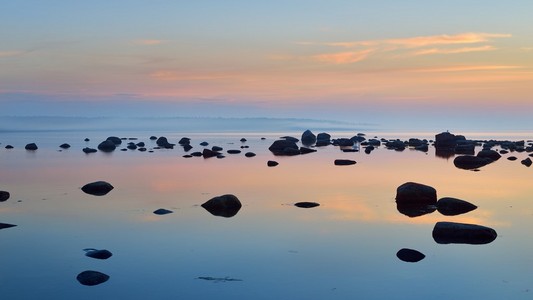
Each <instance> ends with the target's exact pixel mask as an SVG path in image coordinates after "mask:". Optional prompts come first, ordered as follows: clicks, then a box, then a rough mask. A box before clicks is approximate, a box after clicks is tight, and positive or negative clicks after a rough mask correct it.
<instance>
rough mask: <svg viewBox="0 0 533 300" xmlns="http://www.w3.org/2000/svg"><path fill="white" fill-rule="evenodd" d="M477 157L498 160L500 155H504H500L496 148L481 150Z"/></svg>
mask: <svg viewBox="0 0 533 300" xmlns="http://www.w3.org/2000/svg"><path fill="white" fill-rule="evenodd" d="M477 157H482V158H488V159H491V160H493V161H496V160H498V159H500V157H502V156H501V155H500V153H498V152H496V151H494V150H481V151H479V153H478V154H477Z"/></svg>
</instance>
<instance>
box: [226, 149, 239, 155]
mask: <svg viewBox="0 0 533 300" xmlns="http://www.w3.org/2000/svg"><path fill="white" fill-rule="evenodd" d="M226 152H228V154H239V153H241V150H237V149H231V150H228V151H226Z"/></svg>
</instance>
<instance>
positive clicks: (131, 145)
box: [126, 143, 137, 150]
mask: <svg viewBox="0 0 533 300" xmlns="http://www.w3.org/2000/svg"><path fill="white" fill-rule="evenodd" d="M126 148H128V149H130V150H135V149H137V145H135V144H133V143H131V144H128V146H126Z"/></svg>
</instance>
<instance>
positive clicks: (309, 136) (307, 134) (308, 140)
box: [302, 129, 316, 146]
mask: <svg viewBox="0 0 533 300" xmlns="http://www.w3.org/2000/svg"><path fill="white" fill-rule="evenodd" d="M315 142H316V135H315V134H314V133H312V132H311V130H309V129H307V130H306V131H304V133H302V144H304V145H307V146H309V145H313V144H314V143H315Z"/></svg>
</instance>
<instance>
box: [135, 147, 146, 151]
mask: <svg viewBox="0 0 533 300" xmlns="http://www.w3.org/2000/svg"><path fill="white" fill-rule="evenodd" d="M137 150H139V151H141V152H144V151H146V148H144V147H139V148H137Z"/></svg>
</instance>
